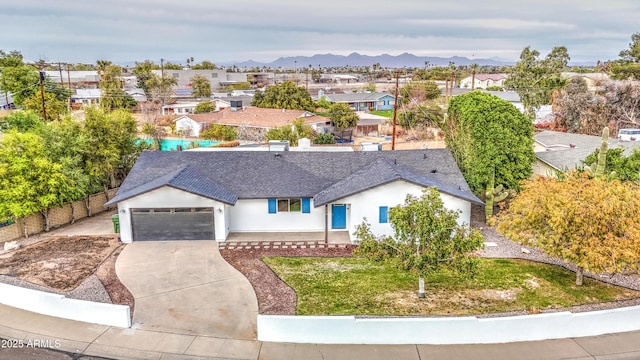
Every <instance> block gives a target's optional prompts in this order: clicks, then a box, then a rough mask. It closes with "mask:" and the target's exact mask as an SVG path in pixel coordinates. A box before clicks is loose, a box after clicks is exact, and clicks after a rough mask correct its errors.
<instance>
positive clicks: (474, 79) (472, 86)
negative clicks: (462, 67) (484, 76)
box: [471, 63, 478, 91]
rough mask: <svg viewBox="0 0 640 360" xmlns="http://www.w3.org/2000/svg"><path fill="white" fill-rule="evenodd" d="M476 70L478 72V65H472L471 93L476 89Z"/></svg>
mask: <svg viewBox="0 0 640 360" xmlns="http://www.w3.org/2000/svg"><path fill="white" fill-rule="evenodd" d="M476 70H478V64H476V63H473V64H471V91H473V90H475V88H476Z"/></svg>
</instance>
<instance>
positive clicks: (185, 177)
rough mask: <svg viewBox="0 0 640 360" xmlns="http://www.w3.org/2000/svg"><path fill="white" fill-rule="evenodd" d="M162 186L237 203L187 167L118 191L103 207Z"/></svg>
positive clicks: (230, 195) (207, 179)
mask: <svg viewBox="0 0 640 360" xmlns="http://www.w3.org/2000/svg"><path fill="white" fill-rule="evenodd" d="M163 186H171V187H174V188H176V189H180V190H184V191H187V192H190V193H193V194H196V195H200V196H203V197H206V198H209V199H214V200H217V201H220V202H223V203H226V204H235V203H236V201H238V196H236V195H235V194H234V193H232V192H230V191H229V190H227V189H225V188H224V187H223V186H221V185H220V184H218V183H216V182H215V181H212V180H211V179H209V178H207V177H205V176H203V175H202V174H201V173H200V172H199V171H197V170H195V169H193V168H192V167H190V166H187V167H183V168H180V169H178V170H175V171H171V172H170V173H168V174H166V175H164V176H160V177H158V178H156V179H153V180H151V181H149V182H146V183H143V184H141V185H140V186H136V187H134V188H131V189H130V190H128V191H126V190H125V191H120V190H118V193H117V194H116V196H115V197H114V198H113V199H111V200H109V201H108V202H107V203H106V204H105V206H109V205H112V204H116V203H118V202H120V201H123V200H126V199H130V198H132V197H134V196H138V195H141V194H144V193H146V192H149V191H152V190H155V189H158V188H161V187H163ZM121 189H122V188H121Z"/></svg>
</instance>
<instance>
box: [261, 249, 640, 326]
mask: <svg viewBox="0 0 640 360" xmlns="http://www.w3.org/2000/svg"><path fill="white" fill-rule="evenodd" d="M263 261H264V262H265V263H266V264H267V265H269V266H270V267H271V268H272V269H273V270H274V271H275V272H276V273H277V274H278V275H279V276H280V277H281V278H282V279H283V280H284V281H285V282H286V283H287V284H289V285H290V286H291V287H292V288H293V289H295V291H296V292H297V294H298V308H297V313H298V314H299V315H357V314H360V315H473V314H483V313H494V312H505V311H517V310H527V311H529V312H537V311H540V310H542V309H547V308H560V307H567V306H573V305H580V304H586V303H595V302H605V301H612V300H621V299H629V298H635V297H640V292H637V291H632V290H628V289H624V288H619V287H616V286H611V285H607V284H604V283H601V282H597V281H595V280H592V279H587V278H585V281H584V284H583V285H582V286H576V285H575V274H574V273H573V272H570V271H568V270H565V269H563V268H560V267H557V266H551V265H546V264H540V263H535V262H530V261H525V260H506V259H482V260H481V262H480V266H479V272H478V274H477V275H476V276H475V277H474V278H473V279H464V278H460V277H457V276H455V275H452V274H447V273H435V274H432V275H431V276H429V277H426V278H425V287H426V298H424V299H420V298H419V297H418V296H417V284H418V280H417V277H416V276H414V275H409V274H407V273H405V272H403V271H400V270H398V269H395V268H393V267H389V266H386V265H381V264H376V263H371V262H369V261H368V260H366V259H364V258H307V257H270V258H264V259H263Z"/></svg>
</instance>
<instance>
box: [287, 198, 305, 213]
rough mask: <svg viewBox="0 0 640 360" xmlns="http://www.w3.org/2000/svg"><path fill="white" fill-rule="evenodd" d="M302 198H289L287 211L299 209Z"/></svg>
mask: <svg viewBox="0 0 640 360" xmlns="http://www.w3.org/2000/svg"><path fill="white" fill-rule="evenodd" d="M301 202H302V199H289V211H300V210H301V206H302V205H301Z"/></svg>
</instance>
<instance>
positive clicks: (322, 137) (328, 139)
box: [313, 134, 336, 144]
mask: <svg viewBox="0 0 640 360" xmlns="http://www.w3.org/2000/svg"><path fill="white" fill-rule="evenodd" d="M313 143H314V144H335V143H336V139H335V138H334V137H333V135H332V134H318V135H316V137H315V138H314V139H313Z"/></svg>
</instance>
